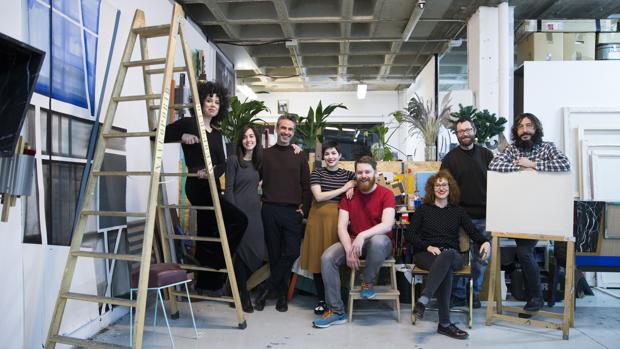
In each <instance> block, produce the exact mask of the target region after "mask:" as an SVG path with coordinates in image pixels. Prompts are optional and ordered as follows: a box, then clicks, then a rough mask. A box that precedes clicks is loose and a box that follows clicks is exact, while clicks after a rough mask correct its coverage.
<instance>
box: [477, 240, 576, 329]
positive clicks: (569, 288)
mask: <svg viewBox="0 0 620 349" xmlns="http://www.w3.org/2000/svg"><path fill="white" fill-rule="evenodd" d="M500 238H512V239H530V240H551V241H565V242H567V248H566V251H567V252H566V276H565V282H564V312H563V313H554V312H550V311H544V310H540V311H537V312H535V313H530V312H527V311H525V310H523V308H520V307H505V306H503V305H502V297H501V295H500V292H501V286H500V269H501V268H500V258H499V256H500V245H499V239H500ZM492 246H493V252H492V257H491V270H490V273H489V276H490V279H489V298H488V303H487V318H486V322H485V324H486V325H487V326H490V325H491V323H492V322H493V320H501V321H508V322H512V323H516V324H520V325H528V326H534V327H542V328H551V329H556V330H562V339H568V332H569V329H570V327H571V326H574V322H575V303H574V301H575V285H574V281H573V279H574V274H575V238H573V237H564V236H555V235H543V234H522V233H498V232H493V242H492ZM554 287H555V286H554ZM493 301H495V309H496V313H495V314H494V313H493ZM504 311H508V312H513V313H515V314H518V313H528V314H532V315H534V314H535V315H538V316H543V317H547V318H553V319H559V320H561V322H554V321H543V320H532V319H522V318H519V317H517V316H516V315H506V314H503V312H504Z"/></svg>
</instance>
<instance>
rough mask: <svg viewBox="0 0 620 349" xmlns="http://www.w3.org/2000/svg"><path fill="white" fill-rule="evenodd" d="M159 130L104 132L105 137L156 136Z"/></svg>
mask: <svg viewBox="0 0 620 349" xmlns="http://www.w3.org/2000/svg"><path fill="white" fill-rule="evenodd" d="M155 136H157V132H155V131H150V132H110V133H104V134H103V137H104V138H129V137H155Z"/></svg>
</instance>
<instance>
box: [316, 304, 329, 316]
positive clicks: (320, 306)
mask: <svg viewBox="0 0 620 349" xmlns="http://www.w3.org/2000/svg"><path fill="white" fill-rule="evenodd" d="M325 310H327V304H325V301H319V302H318V303H317V304H316V307H314V313H315V314H316V315H323V313H325Z"/></svg>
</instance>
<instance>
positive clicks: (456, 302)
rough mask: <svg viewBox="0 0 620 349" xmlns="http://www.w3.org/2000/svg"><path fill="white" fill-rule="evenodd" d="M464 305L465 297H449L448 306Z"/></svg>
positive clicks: (465, 303) (465, 302)
mask: <svg viewBox="0 0 620 349" xmlns="http://www.w3.org/2000/svg"><path fill="white" fill-rule="evenodd" d="M466 305H467V300H466V299H465V298H459V297H451V298H450V308H454V307H464V306H466Z"/></svg>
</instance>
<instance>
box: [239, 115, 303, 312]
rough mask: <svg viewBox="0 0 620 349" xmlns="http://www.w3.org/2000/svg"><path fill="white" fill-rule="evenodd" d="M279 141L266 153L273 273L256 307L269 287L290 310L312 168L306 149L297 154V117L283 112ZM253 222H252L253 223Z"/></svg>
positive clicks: (281, 305) (265, 220)
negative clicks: (292, 277)
mask: <svg viewBox="0 0 620 349" xmlns="http://www.w3.org/2000/svg"><path fill="white" fill-rule="evenodd" d="M276 133H277V143H276V144H275V145H274V146H272V147H271V148H269V149H267V150H265V152H264V154H263V168H262V175H263V176H262V177H263V209H262V216H263V226H264V228H265V241H266V243H267V253H268V254H269V269H270V271H271V275H270V276H269V278H268V279H267V280H266V281H265V283H264V285H263V287H261V288H260V289H259V290H258V295H257V296H256V299H255V300H254V303H255V305H254V307H255V309H256V310H263V308H264V307H265V300H266V299H267V295H268V294H269V292H270V291H272V290H273V291H275V292H276V293H277V295H278V302H277V304H276V310H278V311H281V312H284V311H287V310H288V304H287V298H286V295H287V290H288V280H289V275H290V272H291V267H292V266H293V263H294V262H295V260H296V259H297V257H299V249H300V246H301V239H302V234H303V230H302V220H303V217H304V216H306V215H307V214H308V211H309V210H310V204H311V200H312V193H311V192H310V180H309V179H310V169H309V167H308V159H307V158H306V156H305V154H304V153H300V154H295V153H294V152H293V149H292V146H291V140H292V138H293V136H294V135H295V121H293V119H292V118H291V117H290V116H288V115H282V116H280V118H278V122H277V123H276ZM250 224H251V223H250Z"/></svg>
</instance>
